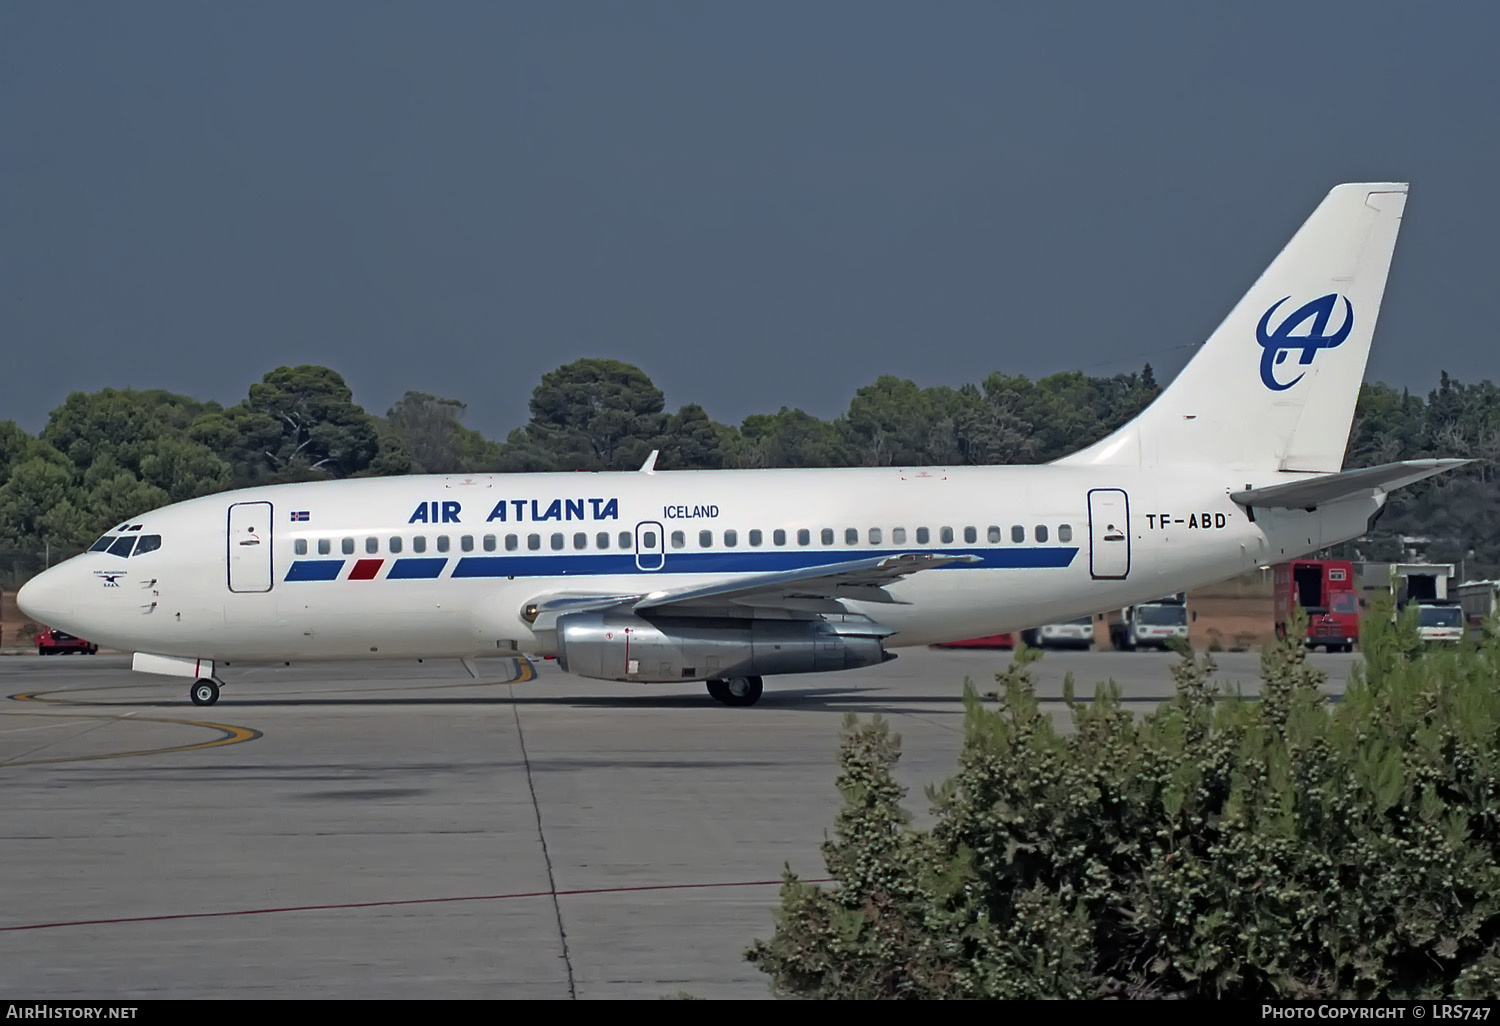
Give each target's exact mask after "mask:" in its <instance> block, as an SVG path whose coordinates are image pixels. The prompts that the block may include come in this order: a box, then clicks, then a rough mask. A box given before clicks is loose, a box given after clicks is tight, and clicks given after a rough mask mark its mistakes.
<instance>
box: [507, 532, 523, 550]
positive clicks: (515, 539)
mask: <svg viewBox="0 0 1500 1026" xmlns="http://www.w3.org/2000/svg"><path fill="white" fill-rule="evenodd" d="M520 547H521V538H520V536H519V535H514V534H507V535H506V536H505V551H506V552H514V551H516V549H518V548H520Z"/></svg>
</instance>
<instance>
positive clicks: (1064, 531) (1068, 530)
mask: <svg viewBox="0 0 1500 1026" xmlns="http://www.w3.org/2000/svg"><path fill="white" fill-rule="evenodd" d="M1057 540H1058V541H1072V540H1073V526H1072V525H1071V524H1062V525H1060V526H1059V527H1058V529H1057Z"/></svg>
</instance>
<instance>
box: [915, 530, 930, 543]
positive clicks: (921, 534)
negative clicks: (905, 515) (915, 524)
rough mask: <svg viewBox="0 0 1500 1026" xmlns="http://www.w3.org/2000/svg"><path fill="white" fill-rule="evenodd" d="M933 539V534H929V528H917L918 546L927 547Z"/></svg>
mask: <svg viewBox="0 0 1500 1026" xmlns="http://www.w3.org/2000/svg"><path fill="white" fill-rule="evenodd" d="M931 537H932V534H931V532H929V531H928V530H927V528H925V527H919V528H917V544H918V545H926V544H927V542H928V540H929V539H931Z"/></svg>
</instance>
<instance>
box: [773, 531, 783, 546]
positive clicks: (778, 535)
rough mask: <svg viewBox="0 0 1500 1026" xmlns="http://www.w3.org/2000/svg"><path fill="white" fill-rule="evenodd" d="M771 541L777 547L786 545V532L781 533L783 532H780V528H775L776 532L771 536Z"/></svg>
mask: <svg viewBox="0 0 1500 1026" xmlns="http://www.w3.org/2000/svg"><path fill="white" fill-rule="evenodd" d="M771 541H772V542H774V543H775V544H777V545H785V544H786V532H785V531H783V530H781V529H780V528H777V530H776V532H775V533H774V534H772V535H771Z"/></svg>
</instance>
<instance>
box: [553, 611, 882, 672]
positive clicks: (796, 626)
mask: <svg viewBox="0 0 1500 1026" xmlns="http://www.w3.org/2000/svg"><path fill="white" fill-rule="evenodd" d="M889 633H890V631H889V630H888V629H885V628H882V627H879V626H878V625H876V624H874V623H871V622H869V621H865V623H863V624H860V625H851V624H847V623H830V622H828V621H826V620H744V619H728V618H726V619H717V618H702V619H699V618H689V617H672V618H666V617H663V618H661V619H658V620H654V621H652V620H644V619H641V618H640V617H636V616H629V615H618V614H615V615H612V614H605V613H569V614H567V615H565V616H562V617H559V618H558V621H557V663H558V665H559V666H561V667H562V668H563V669H564V670H565V671H567V672H568V673H576V674H577V675H578V676H580V677H593V678H595V679H597V680H624V681H639V682H641V683H656V684H664V683H673V682H679V681H696V680H723V679H728V678H730V677H760V676H772V675H775V674H784V673H818V672H824V671H829V670H852V669H856V668H858V667H861V666H875V665H877V664H879V663H883V662H886V661H887V660H889V659H894V658H896V657H895V656H894V655H892V654H890V653H888V652H886V650H885V646H884V645H882V644H881V637H882V636H883V635H885V634H889Z"/></svg>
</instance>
